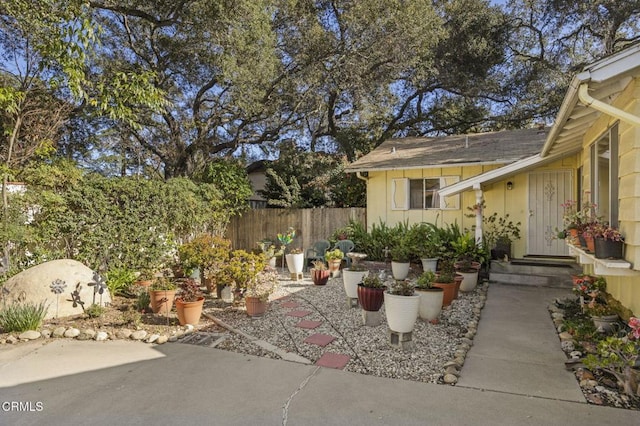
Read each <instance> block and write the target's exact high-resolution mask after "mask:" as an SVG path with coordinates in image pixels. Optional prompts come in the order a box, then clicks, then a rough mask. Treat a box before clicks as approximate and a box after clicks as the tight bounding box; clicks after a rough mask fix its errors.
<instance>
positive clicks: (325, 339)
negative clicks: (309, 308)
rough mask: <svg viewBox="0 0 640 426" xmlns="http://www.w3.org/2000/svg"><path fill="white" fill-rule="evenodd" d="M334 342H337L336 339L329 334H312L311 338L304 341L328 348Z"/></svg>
mask: <svg viewBox="0 0 640 426" xmlns="http://www.w3.org/2000/svg"><path fill="white" fill-rule="evenodd" d="M334 340H336V338H335V337H333V336H331V335H329V334H321V333H317V334H312V335H311V336H309V337H307V338H306V339H304V342H305V343H311V344H312V345H318V346H327V345H328V344H329V343H331V342H333V341H334Z"/></svg>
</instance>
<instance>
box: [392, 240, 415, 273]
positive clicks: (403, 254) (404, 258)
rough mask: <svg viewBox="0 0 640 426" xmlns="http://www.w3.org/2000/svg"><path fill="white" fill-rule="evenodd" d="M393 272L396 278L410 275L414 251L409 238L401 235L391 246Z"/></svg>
mask: <svg viewBox="0 0 640 426" xmlns="http://www.w3.org/2000/svg"><path fill="white" fill-rule="evenodd" d="M390 254H391V272H392V273H393V278H394V279H396V280H404V279H405V278H407V276H408V275H409V269H410V266H411V263H410V261H411V256H412V254H413V251H412V249H411V246H410V245H409V243H408V240H407V238H404V237H401V238H399V239H398V241H396V242H395V244H393V245H392V246H391V252H390Z"/></svg>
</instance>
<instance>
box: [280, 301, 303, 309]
mask: <svg viewBox="0 0 640 426" xmlns="http://www.w3.org/2000/svg"><path fill="white" fill-rule="evenodd" d="M280 306H282V307H283V308H298V307H299V306H300V304H299V303H298V302H293V301H291V302H284V303H281V304H280Z"/></svg>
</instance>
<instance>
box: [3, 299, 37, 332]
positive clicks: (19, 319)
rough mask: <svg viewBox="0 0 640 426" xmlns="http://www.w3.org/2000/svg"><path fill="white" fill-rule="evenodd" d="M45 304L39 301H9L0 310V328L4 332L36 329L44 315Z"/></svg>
mask: <svg viewBox="0 0 640 426" xmlns="http://www.w3.org/2000/svg"><path fill="white" fill-rule="evenodd" d="M47 308H48V307H47V305H46V304H45V303H44V302H40V303H37V304H36V303H11V304H9V305H5V306H3V307H2V309H1V310H0V329H2V330H3V331H4V332H5V333H11V332H23V331H27V330H37V329H38V328H39V327H40V325H41V324H42V321H43V320H44V317H45V315H47Z"/></svg>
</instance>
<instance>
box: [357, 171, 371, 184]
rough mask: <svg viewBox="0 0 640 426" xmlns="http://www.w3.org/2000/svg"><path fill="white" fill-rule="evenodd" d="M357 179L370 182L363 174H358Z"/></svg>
mask: <svg viewBox="0 0 640 426" xmlns="http://www.w3.org/2000/svg"><path fill="white" fill-rule="evenodd" d="M356 177H357V178H358V179H361V180H363V181H365V182H368V181H369V178H368V177H364V176H362V174H361V172H356Z"/></svg>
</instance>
